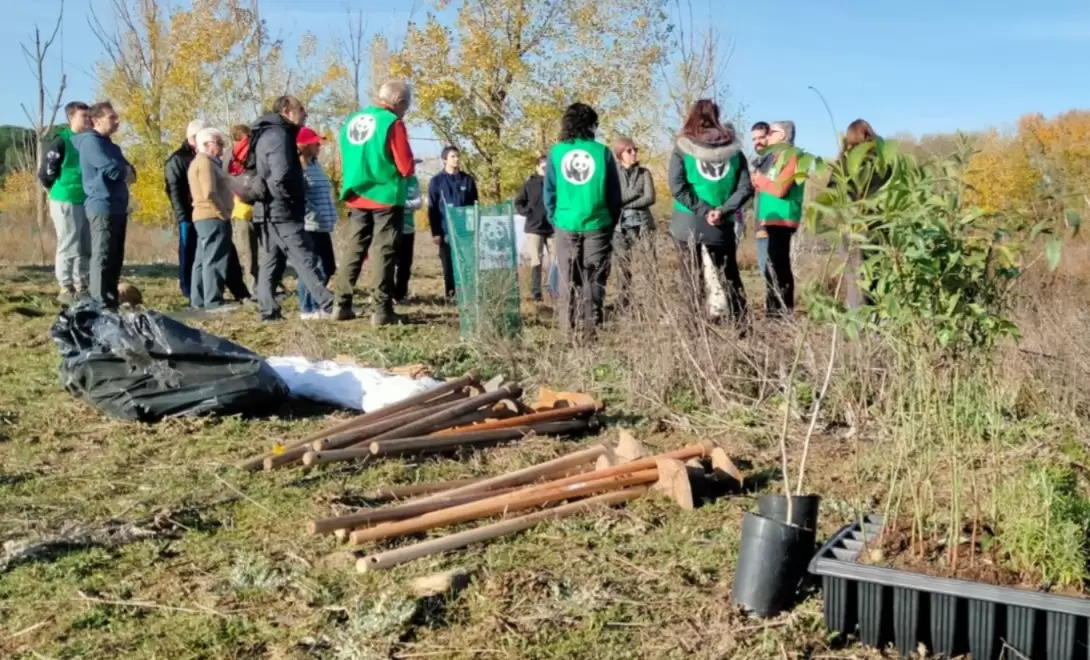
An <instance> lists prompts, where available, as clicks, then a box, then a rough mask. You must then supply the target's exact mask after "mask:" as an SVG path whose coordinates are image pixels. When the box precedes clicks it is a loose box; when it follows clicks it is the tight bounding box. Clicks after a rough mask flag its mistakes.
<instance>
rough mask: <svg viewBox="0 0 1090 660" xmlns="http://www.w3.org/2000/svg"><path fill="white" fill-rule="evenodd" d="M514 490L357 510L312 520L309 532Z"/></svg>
mask: <svg viewBox="0 0 1090 660" xmlns="http://www.w3.org/2000/svg"><path fill="white" fill-rule="evenodd" d="M513 490H514V489H513V488H506V489H504V490H494V491H488V492H485V493H470V494H468V495H456V496H454V497H450V498H444V499H441V500H432V501H431V502H406V503H405V504H397V505H394V506H384V507H378V508H374V509H367V510H364V511H357V512H356V513H350V514H348V515H344V516H336V517H334V518H321V519H318V520H311V521H309V522H307V534H310V535H311V536H315V535H318V534H330V533H332V532H333V531H334V530H338V529H351V528H353V527H362V526H363V525H371V524H374V523H377V522H385V521H388V520H404V519H405V518H412V517H413V516H419V515H420V514H423V513H431V512H432V511H438V510H439V509H446V508H450V507H455V506H459V505H462V504H468V503H470V502H476V501H478V500H483V499H485V498H486V497H493V496H496V495H502V494H506V493H509V492H511V491H513Z"/></svg>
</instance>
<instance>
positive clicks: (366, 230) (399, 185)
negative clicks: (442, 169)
mask: <svg viewBox="0 0 1090 660" xmlns="http://www.w3.org/2000/svg"><path fill="white" fill-rule="evenodd" d="M411 103H412V92H411V90H410V89H409V85H408V84H407V83H405V82H403V81H400V80H391V81H388V82H386V83H384V84H383V85H382V87H381V88H379V92H378V98H376V99H375V103H374V105H370V106H368V107H366V108H364V109H363V110H360V111H358V112H356V113H354V114H353V115H352V116H350V117H349V118H348V120H347V121H345V122H344V126H342V127H341V135H340V147H341V176H342V182H341V199H342V200H343V201H344V204H345V206H347V207H348V224H349V234H348V239H347V241H346V243H345V246H344V253H343V254H342V255H341V259H340V263H342V264H343V265H344V267H343V268H342V269H340V270H339V271H338V272H337V284H336V293H337V306H338V311H337V320H338V321H349V320H352V319H354V318H356V313H355V312H354V311H353V309H352V290H353V289H354V288H355V286H356V280H358V279H359V276H360V271H361V270H363V261H364V259H365V258H366V257H367V256H368V254H370V257H371V272H372V274H373V280H372V282H373V284H372V293H371V300H372V303H373V304H374V307H375V308H374V313H373V314H372V315H371V325H374V326H384V325H396V324H399V323H401V317H399V316H398V315H397V314H395V313H394V299H395V298H396V287H395V280H394V274H395V272H396V264H397V243H398V240H399V238H400V237H401V234H402V233H403V231H404V226H405V202H406V198H407V193H408V185H409V177H411V176H413V174H414V173H415V171H416V164H415V162H414V159H413V150H412V147H410V146H409V133H408V131H407V130H406V129H405V122H404V121H403V120H402V117H404V116H405V113H406V112H408V110H409V105H410V104H411ZM372 243H373V245H372ZM372 248H373V249H372Z"/></svg>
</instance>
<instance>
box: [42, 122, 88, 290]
mask: <svg viewBox="0 0 1090 660" xmlns="http://www.w3.org/2000/svg"><path fill="white" fill-rule="evenodd" d="M64 115H65V117H67V118H68V126H65V127H64V128H62V129H60V130H59V131H58V132H57V135H56V137H54V138H53V140H51V141H50V142H49V143H48V144H46V145H45V148H44V151H43V152H42V166H41V168H40V169H39V171H38V180H39V181H40V182H41V184H42V186H43V187H45V189H46V190H48V191H49V216H50V217H51V218H52V220H53V228H54V229H55V230H56V232H57V256H56V263H55V272H56V276H57V284H59V285H60V288H61V292H60V295H58V296H57V300H58V301H60V302H61V304H64V305H72V304H73V303H75V301H76V298H78V297H80V296H83V295H85V294H86V293H87V287H88V286H89V280H90V272H91V226H90V225H89V224H88V223H87V213H86V211H85V210H84V208H83V201H84V200H85V199H86V197H87V196H86V195H85V194H84V192H83V178H82V176H81V174H80V169H79V152H78V151H76V148H75V147H74V146H72V137H73V136H74V135H77V134H79V133H83V132H85V131H87V130H89V129H90V128H91V120H90V119H89V118H88V116H87V104H86V103H83V102H81V101H72V102H71V103H69V104H68V105H66V106H64Z"/></svg>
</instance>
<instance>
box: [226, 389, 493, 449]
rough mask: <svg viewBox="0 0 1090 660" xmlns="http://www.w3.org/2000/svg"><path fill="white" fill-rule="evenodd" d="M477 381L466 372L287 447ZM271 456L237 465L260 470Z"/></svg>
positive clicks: (367, 420)
mask: <svg viewBox="0 0 1090 660" xmlns="http://www.w3.org/2000/svg"><path fill="white" fill-rule="evenodd" d="M476 382H478V381H477V375H476V374H474V373H473V372H472V371H469V372H466V374H465V375H464V376H462V377H461V378H455V379H454V380H450V381H447V382H445V383H443V384H442V385H439V386H438V387H434V388H432V389H430V390H426V391H424V392H421V393H419V394H414V395H413V396H410V397H408V398H405V399H402V400H401V401H398V402H397V403H393V404H390V405H388V406H383V407H381V408H379V409H378V410H375V411H372V412H369V413H365V414H363V415H358V416H356V417H353V418H352V419H348V420H345V421H343V422H341V423H339V424H335V425H333V426H331V427H329V428H327V429H322V430H321V431H318V432H316V433H312V434H310V435H308V436H307V437H305V438H303V439H302V440H296V441H294V442H292V443H290V444H289V445H288V446H287V447H286V448H287V449H294V448H295V447H301V446H303V445H309V444H311V443H312V442H314V441H315V440H319V439H321V438H324V437H327V436H329V435H334V434H336V433H340V432H341V431H344V430H347V429H351V428H354V427H355V426H357V425H360V424H366V423H369V422H372V421H376V420H379V419H382V418H383V417H388V416H390V415H392V414H394V413H397V412H401V411H403V410H408V409H409V408H412V407H414V406H418V405H420V404H423V403H427V402H429V401H431V400H433V399H435V398H437V397H440V396H442V395H445V394H450V393H453V392H457V391H458V390H460V389H462V388H464V387H467V386H469V385H473V384H474V383H476ZM270 456H274V454H273V453H272V452H266V453H264V454H261V455H260V456H254V457H252V458H249V459H247V460H244V461H242V462H240V463H238V464H237V466H236V467H238V468H239V469H240V470H251V471H253V470H259V469H261V467H262V466H263V465H264V464H265V459H266V458H269V457H270Z"/></svg>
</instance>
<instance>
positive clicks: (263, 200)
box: [247, 113, 307, 222]
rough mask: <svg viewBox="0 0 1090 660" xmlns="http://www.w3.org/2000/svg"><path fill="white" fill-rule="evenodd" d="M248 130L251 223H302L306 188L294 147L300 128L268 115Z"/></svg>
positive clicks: (297, 150) (296, 149)
mask: <svg viewBox="0 0 1090 660" xmlns="http://www.w3.org/2000/svg"><path fill="white" fill-rule="evenodd" d="M251 130H252V134H251V136H250V152H251V154H252V161H251V159H250V158H247V161H251V162H252V164H253V177H252V180H251V181H250V184H249V185H250V193H251V194H250V195H249V196H248V197H250V198H251V199H253V201H254V222H266V221H268V222H302V221H303V216H304V215H306V196H307V189H306V179H304V178H303V166H302V164H301V163H300V162H299V147H298V146H296V144H295V139H296V137H298V135H299V126H297V125H296V124H293V123H291V122H289V121H288V120H286V119H284V118H283V117H281V116H280V115H278V114H275V113H269V114H267V115H262V116H261V117H259V118H258V119H257V121H255V122H254V125H253V127H252V129H251ZM251 162H248V163H247V164H248V165H249V164H251Z"/></svg>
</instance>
